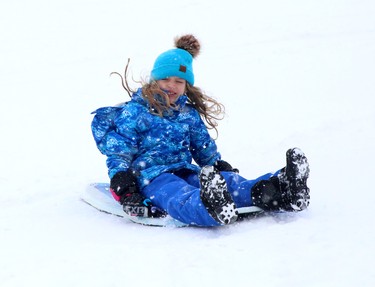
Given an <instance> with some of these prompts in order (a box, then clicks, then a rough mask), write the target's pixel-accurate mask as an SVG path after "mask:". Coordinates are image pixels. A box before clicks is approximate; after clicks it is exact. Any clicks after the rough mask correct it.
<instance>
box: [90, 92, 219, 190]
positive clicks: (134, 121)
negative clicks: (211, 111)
mask: <svg viewBox="0 0 375 287" xmlns="http://www.w3.org/2000/svg"><path fill="white" fill-rule="evenodd" d="M176 104H177V105H178V106H179V109H178V110H171V111H170V112H169V113H167V114H165V115H164V116H163V117H160V116H158V115H153V114H151V113H150V112H149V106H148V102H147V101H145V100H144V98H143V97H142V90H141V89H139V90H138V91H137V92H135V93H134V94H133V95H132V99H131V101H129V102H127V103H125V104H122V105H121V106H118V107H104V108H100V109H98V110H96V111H95V112H93V113H94V114H96V115H95V117H94V119H93V121H92V125H91V128H92V133H93V136H94V139H95V142H96V144H97V147H98V149H99V150H100V151H101V153H103V154H104V155H106V156H107V166H108V169H109V171H108V174H109V177H110V178H112V177H113V176H114V175H115V174H116V173H117V172H118V171H126V170H127V169H128V168H133V169H135V170H138V171H140V174H141V176H140V178H139V184H140V186H141V187H142V188H143V187H144V186H146V185H147V184H148V183H149V182H150V181H151V180H152V179H154V178H155V177H157V176H158V175H160V174H162V173H164V172H169V171H175V170H178V169H181V168H187V169H190V170H193V171H199V169H200V168H199V167H198V166H197V165H194V164H192V160H193V159H194V161H195V162H196V163H197V164H198V165H199V166H204V165H213V164H214V162H215V161H217V160H218V159H220V154H219V153H218V151H217V146H216V144H215V142H214V140H213V139H212V138H211V137H210V135H209V133H208V130H207V128H206V126H205V124H204V122H203V121H202V119H201V117H200V115H199V113H198V112H197V110H196V109H194V107H193V106H191V105H190V104H188V103H187V96H186V95H183V96H181V97H180V98H179V99H178V100H177V102H176Z"/></svg>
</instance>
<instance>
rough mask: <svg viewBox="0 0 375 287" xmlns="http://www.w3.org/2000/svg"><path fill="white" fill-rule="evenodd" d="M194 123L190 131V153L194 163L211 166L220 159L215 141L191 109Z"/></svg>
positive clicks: (195, 112)
mask: <svg viewBox="0 0 375 287" xmlns="http://www.w3.org/2000/svg"><path fill="white" fill-rule="evenodd" d="M193 116H194V123H193V125H192V126H191V129H190V151H191V154H192V155H193V158H194V161H195V162H196V163H197V164H198V165H199V166H205V165H213V164H214V163H215V162H216V161H217V160H218V159H220V158H221V156H220V153H219V152H218V151H217V146H216V143H215V141H214V140H213V139H212V138H211V136H210V134H209V133H208V129H207V127H206V125H205V124H204V122H203V120H202V119H201V117H200V115H199V113H198V112H197V111H196V110H195V109H193Z"/></svg>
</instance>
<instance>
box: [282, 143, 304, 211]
mask: <svg viewBox="0 0 375 287" xmlns="http://www.w3.org/2000/svg"><path fill="white" fill-rule="evenodd" d="M309 173H310V167H309V163H308V162H307V158H306V156H305V154H304V153H303V152H302V151H301V150H300V149H299V148H293V149H289V150H288V151H287V152H286V167H284V168H283V169H282V170H281V172H280V173H279V174H278V176H277V177H278V179H279V181H280V187H281V190H282V191H285V192H286V193H287V194H286V197H288V198H289V205H290V207H291V208H292V209H293V210H294V211H301V210H304V209H306V208H307V206H308V205H309V204H310V189H309V188H308V187H307V178H308V177H309Z"/></svg>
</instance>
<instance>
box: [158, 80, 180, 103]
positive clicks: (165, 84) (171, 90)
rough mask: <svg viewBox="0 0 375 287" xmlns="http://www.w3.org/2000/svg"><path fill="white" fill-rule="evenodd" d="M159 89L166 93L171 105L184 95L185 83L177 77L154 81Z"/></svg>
mask: <svg viewBox="0 0 375 287" xmlns="http://www.w3.org/2000/svg"><path fill="white" fill-rule="evenodd" d="M156 82H157V83H158V85H159V87H160V88H161V89H162V90H164V91H165V92H166V94H167V95H168V97H169V101H170V102H171V104H173V103H174V102H176V101H177V99H178V98H179V97H180V96H182V95H183V94H184V93H185V88H186V81H185V80H184V79H181V78H178V77H169V78H166V79H162V80H158V81H156Z"/></svg>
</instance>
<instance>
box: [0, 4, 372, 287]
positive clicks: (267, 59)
mask: <svg viewBox="0 0 375 287" xmlns="http://www.w3.org/2000/svg"><path fill="white" fill-rule="evenodd" d="M8 2H9V3H5V2H4V3H3V4H1V5H0V8H1V9H0V16H1V17H0V32H1V33H0V35H1V38H2V41H1V45H0V63H1V65H0V94H1V102H2V105H1V113H0V125H1V134H2V137H1V143H0V147H1V148H0V158H1V162H2V164H1V167H0V168H1V170H0V186H1V191H2V192H1V194H0V238H1V242H2V247H1V248H0V270H1V271H0V285H1V286H4V287H10V286H17V287H18V286H26V285H32V286H34V285H35V286H39V287H42V286H64V287H65V286H90V287H94V286H132V285H142V286H143V285H144V286H147V285H150V286H164V287H167V286H168V287H169V286H189V287H191V286H197V285H199V286H228V285H230V286H239V285H240V284H241V286H262V287H268V286H320V287H321V286H361V287H365V286H374V284H375V271H374V267H373V266H374V263H375V259H374V258H375V247H374V240H375V230H374V227H373V226H374V224H373V217H374V215H373V210H372V209H373V203H374V202H375V192H374V187H373V186H372V184H371V183H372V178H373V174H372V173H373V171H374V168H373V162H374V161H375V152H374V148H373V147H374V145H375V109H374V107H375V105H374V99H373V97H374V96H375V82H374V75H375V53H374V51H375V21H374V18H373V15H375V4H374V2H373V1H366V0H363V1H362V0H361V1H354V0H348V1H340V0H326V1H323V0H316V1H297V0H287V1H276V0H266V1H248V0H247V1H245V0H242V1H240V0H235V1H221V0H216V1H213V0H207V1H193V0H190V1H183V2H176V1H172V0H160V1H147V0H140V1H119V0H108V1H102V2H100V1H88V0H75V1H72V0H64V1H46V0H35V1H31V2H30V1H25V0H20V1H12V2H10V1H8ZM184 33H193V34H195V35H196V36H197V37H198V38H199V39H200V41H201V43H202V52H201V55H200V56H199V57H198V58H197V59H196V61H195V66H194V68H195V75H196V85H197V86H199V87H201V88H202V89H203V90H205V91H206V92H207V93H208V94H210V95H211V96H214V97H215V98H216V99H218V100H219V101H220V102H222V103H223V104H224V105H225V106H226V108H227V109H226V112H227V117H226V118H225V119H224V120H223V121H222V122H221V123H220V126H219V138H218V140H217V143H218V146H219V149H220V152H221V153H222V155H223V158H224V159H225V160H228V161H229V162H230V163H231V164H232V165H234V166H236V167H238V168H239V169H240V171H241V174H242V175H244V176H245V177H248V178H255V177H257V176H258V175H261V174H264V173H265V172H268V171H273V170H276V169H277V168H280V167H282V166H283V165H284V164H285V151H286V150H287V149H288V148H289V147H294V146H298V147H300V148H301V149H302V150H303V151H304V152H305V154H306V155H307V157H308V158H309V162H310V166H311V177H310V179H309V186H310V189H311V206H310V208H309V209H308V210H307V211H304V212H301V213H299V214H292V215H279V216H274V217H264V218H259V219H256V220H249V221H245V222H241V223H238V224H235V225H232V226H228V227H223V228H214V229H207V228H180V229H173V228H150V227H144V226H139V225H134V224H131V223H128V222H126V221H124V220H122V219H120V218H117V217H113V216H109V215H106V214H101V213H99V212H97V211H96V210H94V209H92V208H90V207H89V206H87V205H84V204H83V203H82V202H81V201H80V200H79V197H80V193H81V192H82V190H84V189H85V187H86V186H87V185H88V184H89V183H91V182H95V181H102V182H103V181H107V180H108V179H107V174H106V173H107V170H106V167H105V158H104V157H103V156H102V155H101V154H100V153H99V151H98V150H97V149H96V147H95V144H94V141H93V139H92V136H91V131H90V123H91V119H92V116H91V115H90V113H91V112H92V111H93V110H95V109H96V108H98V107H100V106H106V105H112V104H116V103H118V102H122V101H126V100H127V99H128V96H127V94H126V93H125V92H124V91H123V90H122V88H121V84H120V82H119V80H118V79H117V78H115V77H109V73H110V72H112V71H118V72H121V71H123V69H124V66H125V63H126V60H127V58H128V57H130V58H131V70H132V71H131V72H132V74H133V76H134V78H135V79H136V80H137V79H140V78H141V77H147V75H148V73H149V72H150V69H151V66H152V64H153V61H154V59H155V57H156V56H157V55H158V54H159V53H161V52H163V51H165V50H166V49H169V48H172V45H173V38H174V37H175V36H176V35H181V34H184ZM134 86H136V84H134Z"/></svg>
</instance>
